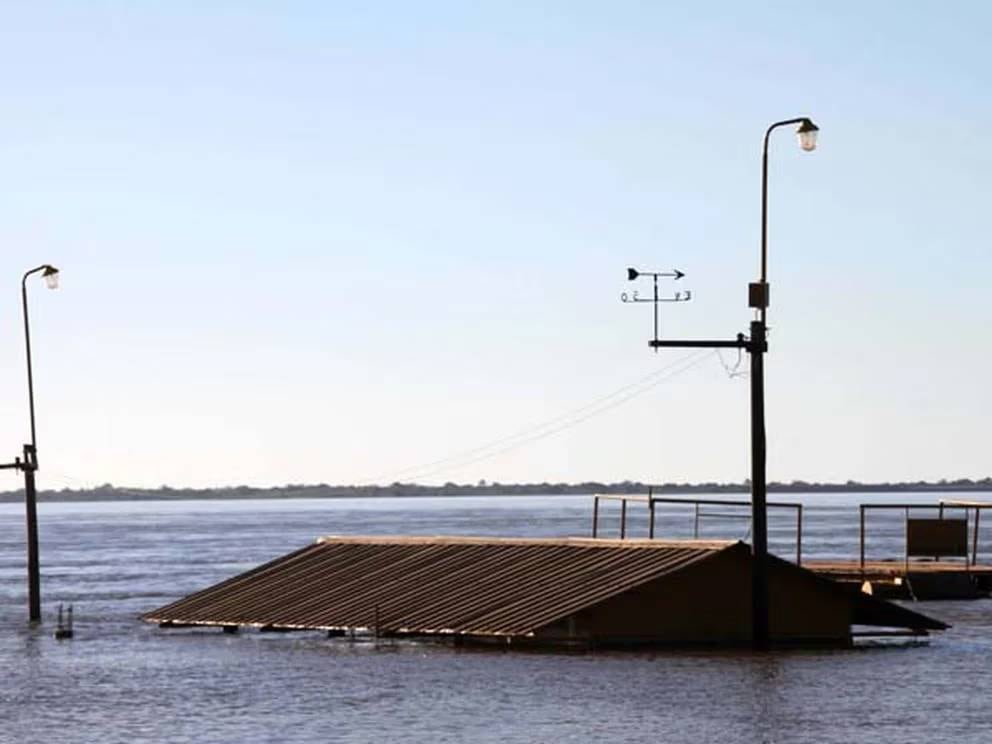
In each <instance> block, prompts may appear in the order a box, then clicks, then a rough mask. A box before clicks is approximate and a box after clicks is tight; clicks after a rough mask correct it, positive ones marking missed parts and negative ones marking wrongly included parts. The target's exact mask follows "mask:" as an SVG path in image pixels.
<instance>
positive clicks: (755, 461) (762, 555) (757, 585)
mask: <svg viewBox="0 0 992 744" xmlns="http://www.w3.org/2000/svg"><path fill="white" fill-rule="evenodd" d="M791 124H798V125H799V126H798V127H797V128H796V136H797V137H798V138H799V146H800V147H801V148H802V149H803V150H804V151H806V152H811V151H813V150H814V149H816V136H817V134H818V133H819V131H820V128H819V127H818V126H816V124H814V123H813V122H812V120H810V119H808V118H806V117H800V118H797V119H786V120H785V121H778V122H775V123H774V124H772V125H771V126H770V127H768V129H767V130H766V131H765V140H764V148H763V150H762V156H761V281H760V282H758V283H757V284H751V285H750V287H749V292H748V295H749V304H750V306H751V307H752V308H755V309H757V310H758V319H757V320H753V321H751V347H750V349H749V351H750V352H751V553H752V555H753V559H754V567H753V569H752V573H751V602H752V634H753V637H754V645H755V646H756V647H759V648H760V647H764V646H767V644H768V637H769V635H768V507H767V495H768V486H767V472H766V463H767V438H766V433H765V365H764V354H765V352H766V351H768V329H767V327H766V326H765V313H766V312H767V310H768V140H769V138H770V137H771V134H772V132H774V131H775V130H776V129H778V128H779V127H785V126H789V125H791Z"/></svg>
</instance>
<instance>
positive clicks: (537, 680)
mask: <svg viewBox="0 0 992 744" xmlns="http://www.w3.org/2000/svg"><path fill="white" fill-rule="evenodd" d="M988 496H989V495H988V494H984V495H982V496H981V498H988ZM792 498H794V497H791V496H790V497H789V499H792ZM936 498H937V496H935V495H928V496H926V497H923V498H916V497H913V498H912V499H907V497H906V496H905V495H893V496H879V495H873V496H871V497H867V496H865V497H858V496H856V495H844V496H815V497H814V496H809V497H803V501H804V502H806V504H807V508H806V512H805V514H804V523H805V524H804V527H805V534H804V545H803V550H804V553H805V554H806V555H808V556H844V557H854V555H855V554H856V549H857V519H858V518H857V509H856V508H855V507H853V506H852V505H854V504H857V503H858V502H860V501H863V500H869V499H870V500H875V501H884V500H889V501H900V502H901V501H906V500H923V501H927V502H933V501H934V500H935V499H936ZM590 503H591V502H590V499H588V498H577V497H548V498H541V497H535V498H530V497H515V498H505V499H498V498H446V499H378V500H350V499H347V500H335V501H322V502H321V501H304V500H299V501H295V500H294V501H286V500H282V501H280V500H272V501H212V502H207V501H199V502H197V501H185V502H122V503H91V504H42V505H41V506H40V507H39V512H40V521H41V544H42V569H43V584H42V592H43V598H44V607H45V615H46V623H45V625H44V627H43V628H42V629H40V630H31V629H28V627H27V625H26V623H25V622H24V620H25V614H26V608H25V605H26V600H25V593H24V592H25V589H24V544H23V536H24V534H23V533H24V528H23V507H22V506H20V505H14V504H0V669H2V673H0V741H3V742H52V744H58V743H61V742H132V741H155V742H157V741H161V742H269V741H271V742H314V741H340V742H363V741H451V742H454V741H465V742H545V741H575V742H585V741H665V742H679V741H694V742H706V741H715V740H718V739H719V740H721V741H727V742H737V741H741V742H861V741H866V742H867V741H870V742H893V743H895V742H916V741H918V742H932V741H954V742H963V741H967V742H992V710H990V707H989V699H990V693H992V601H989V600H980V601H973V602H928V603H919V604H917V605H915V608H916V609H919V610H920V611H922V612H924V613H927V614H931V615H933V616H936V617H939V618H941V619H943V620H945V621H947V622H950V623H952V624H953V626H954V627H953V628H952V629H951V630H950V631H948V632H946V633H944V634H941V635H938V636H935V637H934V638H933V639H932V640H931V641H930V642H929V643H928V644H927V645H923V646H907V645H892V646H888V647H883V648H859V649H854V650H848V651H817V652H775V653H770V654H767V655H752V654H749V653H736V652H735V653H728V652H666V653H624V654H618V653H601V652H597V653H584V654H562V653H534V652H529V653H518V652H514V653H505V652H492V651H473V650H456V649H451V648H448V647H445V646H440V645H432V644H421V643H411V642H382V643H380V644H378V645H376V644H374V643H372V642H348V641H344V640H337V639H335V640H329V639H326V638H324V637H323V636H322V635H321V634H318V633H303V634H289V635H279V634H260V633H255V632H245V633H242V634H239V635H234V636H229V635H224V634H222V633H220V632H219V631H217V630H204V631H163V630H159V629H158V628H155V627H153V626H147V625H144V624H142V623H140V622H138V621H137V616H138V615H139V614H140V613H141V612H144V611H146V610H148V609H151V608H154V607H157V606H159V605H162V604H164V603H166V602H168V601H171V600H173V599H176V598H178V597H180V596H183V595H185V594H187V593H189V592H191V591H194V590H197V589H200V588H203V587H205V586H207V585H209V584H212V583H214V582H216V581H219V580H221V579H223V578H226V577H228V576H230V575H231V574H234V573H236V572H239V571H242V570H244V569H247V568H249V567H251V566H254V565H256V564H258V563H260V562H262V561H264V560H268V559H270V558H273V557H275V556H278V555H281V554H283V553H286V552H288V551H290V550H292V549H295V548H298V547H300V546H302V545H304V544H306V543H308V542H310V541H311V540H312V539H313V538H314V537H316V536H318V535H321V534H476V535H495V534H499V535H577V534H588V531H589V516H590ZM604 512H606V513H605V514H604V529H615V527H616V519H615V515H616V511H615V509H613V508H610V509H608V510H607V509H605V508H604ZM630 519H631V530H632V531H633V532H635V533H636V532H638V531H639V530H642V529H643V527H644V524H645V523H646V520H645V518H644V515H643V514H639V513H638V512H637V511H636V509H635V508H633V507H632V509H631V512H630ZM901 519H902V517H901V516H900V515H898V514H890V515H889V516H888V517H886V516H878V517H876V516H872V517H871V524H870V527H871V529H872V532H871V534H872V540H871V542H870V544H869V553H870V556H874V557H879V558H884V557H890V558H891V557H895V556H898V555H899V554H900V550H901V539H902V526H901ZM792 525H793V522H792V518H791V516H788V517H787V516H785V515H782V516H773V518H772V523H771V527H772V529H771V542H772V549H773V550H774V551H775V552H777V553H780V554H782V555H784V556H789V555H791V554H792V551H794V531H793V530H794V528H793V526H792ZM692 530H693V515H692V513H691V512H689V511H686V510H684V509H678V510H674V511H667V512H665V513H659V534H662V533H664V534H666V535H673V536H675V535H678V536H691V534H692ZM983 533H984V530H983ZM989 533H990V534H987V535H986V534H983V535H982V542H983V543H985V544H992V525H989ZM702 536H714V537H716V536H720V537H736V538H744V537H746V536H747V527H746V521H745V520H732V519H721V518H716V517H713V518H704V519H703V521H702ZM984 560H989V556H988V555H986V556H984ZM60 601H62V602H66V603H69V602H71V603H73V604H74V605H75V608H76V616H77V617H76V619H77V625H76V638H75V639H74V640H72V641H69V642H57V641H55V640H54V639H53V638H52V636H51V630H52V626H53V624H54V623H53V612H54V609H55V607H57V604H58V602H60Z"/></svg>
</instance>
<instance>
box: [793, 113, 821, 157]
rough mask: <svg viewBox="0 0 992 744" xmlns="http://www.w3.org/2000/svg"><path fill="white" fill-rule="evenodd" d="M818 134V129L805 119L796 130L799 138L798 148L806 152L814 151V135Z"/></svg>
mask: <svg viewBox="0 0 992 744" xmlns="http://www.w3.org/2000/svg"><path fill="white" fill-rule="evenodd" d="M819 133H820V128H819V127H818V126H816V124H814V123H813V122H811V121H810V120H809V119H805V120H804V121H803V123H802V124H800V125H799V129H797V130H796V135H797V136H798V137H799V146H800V147H801V148H802V149H803V150H805V151H806V152H813V150H815V149H816V135H818V134H819Z"/></svg>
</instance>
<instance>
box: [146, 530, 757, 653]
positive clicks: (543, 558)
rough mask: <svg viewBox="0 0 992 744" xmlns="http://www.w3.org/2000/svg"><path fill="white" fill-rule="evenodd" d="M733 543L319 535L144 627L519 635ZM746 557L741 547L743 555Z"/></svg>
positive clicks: (156, 613) (158, 614) (154, 614)
mask: <svg viewBox="0 0 992 744" xmlns="http://www.w3.org/2000/svg"><path fill="white" fill-rule="evenodd" d="M734 545H740V544H739V543H734V542H727V541H719V542H714V541H678V542H666V541H661V540H623V541H619V540H602V539H596V540H594V539H588V538H567V539H551V540H549V539H512V538H455V537H325V538H321V539H320V540H318V541H317V543H316V544H314V545H311V546H308V547H306V548H303V549H302V550H298V551H296V552H294V553H290V554H289V555H287V556H284V557H282V558H277V559H276V560H274V561H271V562H269V563H267V564H265V565H263V566H259V567H258V568H256V569H254V570H252V571H249V572H247V573H245V574H241V575H240V576H236V577H234V578H232V579H229V580H228V581H225V582H222V583H220V584H217V585H216V586H213V587H210V588H208V589H205V590H203V591H201V592H197V593H196V594H193V595H190V596H189V597H186V598H185V599H181V600H179V601H178V602H173V603H172V604H169V605H166V606H165V607H161V608H159V609H157V610H153V611H151V612H149V613H147V614H146V615H145V616H144V617H143V619H144V620H146V621H149V622H159V623H161V622H170V623H174V624H191V625H197V624H202V625H252V626H263V627H264V626H269V627H273V628H287V629H290V628H292V629H302V628H313V629H328V630H331V629H373V628H378V630H379V632H381V633H384V634H385V633H423V634H445V633H462V634H468V635H487V636H526V635H531V634H532V633H534V632H535V631H536V630H538V629H539V628H542V627H544V626H546V625H549V624H551V623H553V622H555V621H557V620H560V619H562V618H564V617H567V616H568V615H570V614H572V613H574V612H576V611H577V610H580V609H582V608H584V607H589V606H592V605H594V604H597V603H599V602H601V601H603V600H605V599H608V598H610V597H613V596H616V595H619V594H621V593H623V592H626V591H629V590H630V589H632V588H634V587H636V586H638V585H640V584H643V583H645V582H647V581H650V580H652V579H655V578H657V577H659V576H662V575H664V574H667V573H670V572H672V571H677V570H679V569H681V568H683V567H685V566H688V565H690V564H692V563H695V562H696V561H700V560H705V559H706V558H708V557H710V556H712V555H714V554H715V553H717V552H720V551H723V550H727V549H730V548H731V547H732V546H734ZM745 550H746V548H745Z"/></svg>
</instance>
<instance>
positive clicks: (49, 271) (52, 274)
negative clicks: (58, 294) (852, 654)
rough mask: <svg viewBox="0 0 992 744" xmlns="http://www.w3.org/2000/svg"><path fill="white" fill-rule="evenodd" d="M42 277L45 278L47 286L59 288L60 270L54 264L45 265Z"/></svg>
mask: <svg viewBox="0 0 992 744" xmlns="http://www.w3.org/2000/svg"><path fill="white" fill-rule="evenodd" d="M41 276H42V278H43V279H44V280H45V286H47V287H48V288H49V289H58V288H59V270H58V269H56V268H55V267H54V266H49V265H46V266H45V271H44V272H43V273H42V275H41Z"/></svg>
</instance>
